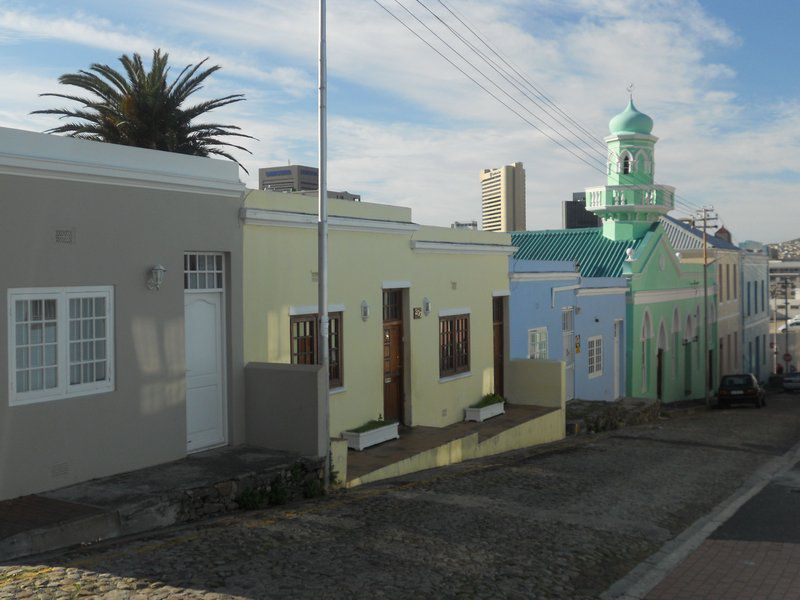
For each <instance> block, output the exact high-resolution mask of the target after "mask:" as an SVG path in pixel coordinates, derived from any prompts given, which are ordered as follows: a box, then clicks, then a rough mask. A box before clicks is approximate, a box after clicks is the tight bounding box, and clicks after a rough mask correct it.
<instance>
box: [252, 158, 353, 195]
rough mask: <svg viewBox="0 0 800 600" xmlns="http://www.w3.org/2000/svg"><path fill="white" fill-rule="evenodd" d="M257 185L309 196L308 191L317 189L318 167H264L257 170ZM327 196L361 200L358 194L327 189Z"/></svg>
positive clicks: (261, 187)
mask: <svg viewBox="0 0 800 600" xmlns="http://www.w3.org/2000/svg"><path fill="white" fill-rule="evenodd" d="M258 187H259V189H262V190H269V191H271V192H298V193H301V194H302V195H304V196H309V195H312V194H310V192H316V191H317V190H318V189H319V169H317V167H304V166H303V165H287V166H285V167H264V168H263V169H259V170H258ZM328 198H335V199H338V200H353V201H355V202H360V201H361V195H360V194H351V193H350V192H332V191H331V190H328Z"/></svg>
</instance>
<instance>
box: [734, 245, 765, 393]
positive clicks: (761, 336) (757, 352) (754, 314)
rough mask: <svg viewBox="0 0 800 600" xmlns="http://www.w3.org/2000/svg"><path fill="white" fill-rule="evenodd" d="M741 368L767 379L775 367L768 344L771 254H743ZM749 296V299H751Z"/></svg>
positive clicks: (744, 252)
mask: <svg viewBox="0 0 800 600" xmlns="http://www.w3.org/2000/svg"><path fill="white" fill-rule="evenodd" d="M741 259H742V262H741V265H742V266H741V272H742V278H741V289H740V297H741V304H742V370H743V371H745V372H748V373H753V374H754V375H755V376H756V377H758V378H759V380H762V381H763V380H766V379H767V377H768V376H769V373H770V371H771V368H772V364H771V362H770V357H771V355H770V352H771V349H770V347H769V344H770V341H771V340H770V339H769V314H770V313H769V257H768V256H767V255H766V254H763V253H758V252H746V251H743V252H742V254H741ZM748 296H749V302H748Z"/></svg>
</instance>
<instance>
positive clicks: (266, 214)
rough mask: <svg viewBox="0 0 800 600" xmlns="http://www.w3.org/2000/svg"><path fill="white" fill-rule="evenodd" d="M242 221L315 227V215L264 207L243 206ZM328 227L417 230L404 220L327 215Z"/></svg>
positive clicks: (306, 227) (268, 224)
mask: <svg viewBox="0 0 800 600" xmlns="http://www.w3.org/2000/svg"><path fill="white" fill-rule="evenodd" d="M241 218H242V221H244V224H245V225H261V226H266V227H299V228H302V229H314V228H316V227H317V215H314V214H310V213H299V212H287V211H279V210H267V209H264V208H243V209H242V217H241ZM328 227H329V228H330V229H332V230H335V231H358V232H361V233H396V234H408V233H410V232H414V231H417V230H418V229H419V225H417V224H416V223H409V222H405V221H384V220H381V219H361V218H357V217H340V216H330V217H328Z"/></svg>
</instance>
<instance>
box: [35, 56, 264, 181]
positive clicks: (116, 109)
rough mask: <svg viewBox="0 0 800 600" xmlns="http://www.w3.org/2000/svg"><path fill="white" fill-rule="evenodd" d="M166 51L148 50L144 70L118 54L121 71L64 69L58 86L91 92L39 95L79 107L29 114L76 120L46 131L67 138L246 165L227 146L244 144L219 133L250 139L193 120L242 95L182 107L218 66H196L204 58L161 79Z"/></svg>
mask: <svg viewBox="0 0 800 600" xmlns="http://www.w3.org/2000/svg"><path fill="white" fill-rule="evenodd" d="M168 59H169V54H167V53H166V52H165V53H163V54H162V53H161V50H160V49H157V50H154V51H153V63H152V65H151V66H150V71H149V72H148V71H146V70H145V68H144V65H143V63H142V57H141V56H139V54H136V53H134V55H133V58H131V57H129V56H128V55H127V54H123V55H122V56H121V57H120V58H119V61H120V62H121V63H122V66H123V67H124V71H125V72H124V73H121V72H119V71H116V70H115V69H112V68H111V67H109V66H108V65H101V64H98V63H94V64H92V66H91V67H89V70H88V71H84V70H80V71H78V72H77V73H67V74H65V75H62V76H61V77H59V78H58V81H59V83H61V84H63V85H72V86H75V87H78V88H81V89H82V90H85V91H87V92H91V93H92V94H93V96H91V97H82V96H74V95H70V94H54V93H53V94H40V95H41V96H54V97H56V98H64V99H66V100H72V101H75V102H78V103H80V104H81V105H82V107H81V108H51V109H46V110H35V111H33V113H31V114H49V115H60V117H61V118H62V119H64V118H68V119H76V120H75V121H70V122H68V123H66V124H64V125H61V126H59V127H53V128H52V129H49V130H47V132H46V133H63V134H66V135H68V136H70V137H76V138H81V139H84V140H94V141H99V142H110V143H112V144H122V145H125V146H138V147H140V148H152V149H154V150H166V151H167V152H178V153H180V154H193V155H196V156H209V155H212V154H213V155H217V156H223V157H225V158H228V159H230V160H232V161H234V162H236V164H238V165H239V166H240V167H242V169H244V171H245V172H247V169H245V168H244V166H242V164H241V163H240V162H239V161H238V160H236V159H235V158H234V157H233V156H231V154H230V153H229V151H228V150H227V149H228V148H237V149H239V150H244V151H245V152H248V153H250V151H249V150H248V149H247V148H244V147H243V146H239V145H236V144H232V143H230V142H227V141H223V140H222V139H220V138H222V137H223V136H236V137H241V138H249V139H255V138H253V137H252V136H249V135H246V134H244V133H239V131H240V128H239V127H236V126H235V125H220V124H218V123H196V122H194V121H195V119H197V118H198V117H199V116H201V115H203V114H204V113H207V112H209V111H211V110H214V109H215V108H220V107H221V106H226V105H228V104H233V103H235V102H241V101H242V100H244V94H231V95H230V96H225V97H223V98H217V99H214V100H207V101H205V102H200V103H198V104H195V105H194V106H188V107H185V106H184V103H185V102H186V100H187V98H188V97H189V96H190V95H191V94H193V93H194V92H197V91H198V90H200V89H202V87H203V86H202V83H203V82H204V81H205V80H206V78H207V77H208V76H209V75H211V74H212V73H214V72H215V71H217V70H219V69H220V66H219V65H215V66H213V67H210V68H207V69H205V70H200V68H201V67H202V66H203V64H204V63H205V62H206V61H207V60H208V58H207V57H206V58H204V59H203V60H201V61H200V62H199V63H197V64H196V65H187V66H186V67H185V68H184V69H183V71H181V72H180V74H179V75H178V77H177V78H175V80H174V81H173V82H172V83H168V82H167V76H168V75H169V66H168V65H167V61H168Z"/></svg>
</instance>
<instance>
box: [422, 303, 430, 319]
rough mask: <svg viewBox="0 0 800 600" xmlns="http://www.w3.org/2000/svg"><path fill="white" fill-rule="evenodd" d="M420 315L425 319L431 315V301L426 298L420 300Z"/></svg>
mask: <svg viewBox="0 0 800 600" xmlns="http://www.w3.org/2000/svg"><path fill="white" fill-rule="evenodd" d="M422 314H423V315H425V316H426V317H427V316H428V315H429V314H431V301H430V300H429V299H428V298H423V299H422Z"/></svg>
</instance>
